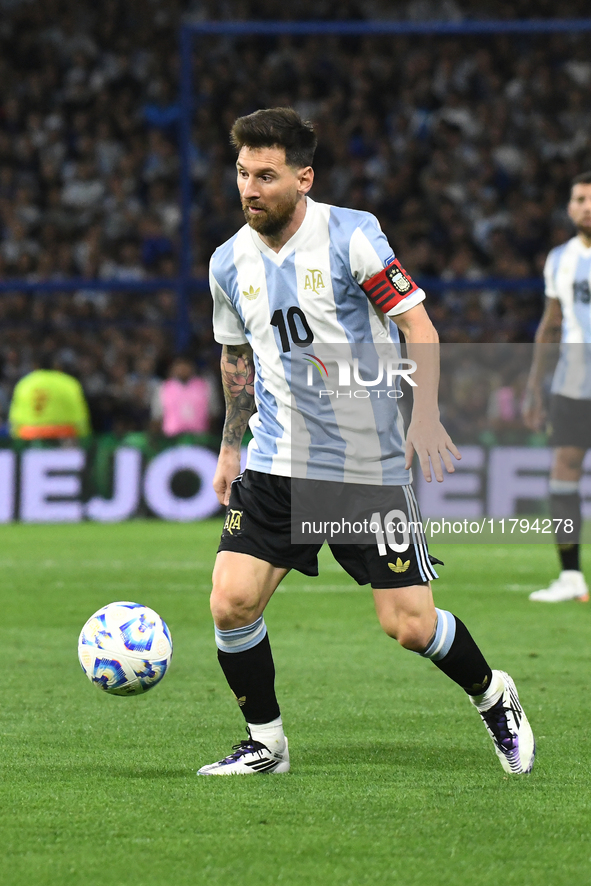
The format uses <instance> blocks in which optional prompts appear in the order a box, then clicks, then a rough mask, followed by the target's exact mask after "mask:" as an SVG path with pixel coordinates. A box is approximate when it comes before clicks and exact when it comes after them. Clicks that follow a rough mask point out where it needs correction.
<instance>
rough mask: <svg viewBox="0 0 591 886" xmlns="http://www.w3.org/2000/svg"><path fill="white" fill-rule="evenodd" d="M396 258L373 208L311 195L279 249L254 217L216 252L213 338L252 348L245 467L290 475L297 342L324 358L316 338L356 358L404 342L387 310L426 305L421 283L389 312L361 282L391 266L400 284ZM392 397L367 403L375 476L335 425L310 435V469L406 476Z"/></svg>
mask: <svg viewBox="0 0 591 886" xmlns="http://www.w3.org/2000/svg"><path fill="white" fill-rule="evenodd" d="M394 261H395V260H394V254H393V252H392V248H391V247H390V245H389V243H388V241H387V239H386V237H385V236H384V234H383V233H382V231H381V228H380V226H379V223H378V221H377V219H376V218H375V217H374V216H373V215H371V214H370V213H367V212H358V211H356V210H352V209H343V208H339V207H336V206H329V205H328V204H324V203H316V202H314V201H313V200H311V199H310V198H308V199H307V208H306V215H305V217H304V221H303V222H302V224H301V226H300V227H299V228H298V230H297V231H296V233H295V234H294V235H293V237H292V238H291V239H290V240H289V241H288V242H287V243H286V244H285V245H284V246H283V248H282V249H281V250H280V251H279V252H278V253H276V252H274V251H273V250H272V249H270V248H269V247H268V246H267V245H266V244H265V243H264V242H263V241H262V239H261V238H260V237H259V235H258V234H257V233H256V232H255V231H254V230H253V229H252V228H251V227H250V226H249V225H244V227H242V228H241V229H240V230H239V231H238V233H237V234H235V236H234V237H232V238H231V239H230V240H227V241H226V242H225V243H224V244H223V245H222V246H220V247H219V248H218V249H217V250H216V251H215V253H214V254H213V256H212V259H211V264H210V286H211V292H212V295H213V302H214V312H213V324H214V335H215V339H216V341H217V342H219V343H220V344H226V345H236V344H242V343H245V342H247V341H248V342H249V343H250V345H251V347H252V350H253V353H254V360H255V368H256V380H255V400H256V404H257V409H258V411H257V412H256V413H255V414H254V415H253V416H252V418H251V419H250V428H251V430H252V433H253V440H252V441H251V443H250V444H249V450H248V462H247V467H248V468H251V469H252V470H255V471H261V472H263V473H268V474H277V475H280V476H285V477H289V476H292V475H293V474H292V453H291V442H292V441H291V427H292V417H293V412H294V391H293V390H292V387H293V386H292V383H291V382H292V377H291V376H292V360H291V347H292V344H295V345H300V346H301V345H304V346H306V350H307V351H308V352H309V354H313V353H316V355H317V356H321V354H320V353H319V351H316V352H315V351H314V349H315V347H316V346H319V345H322V344H328V345H339V346H342V347H345V348H349V349H350V356H351V359H352V360H353V358H354V357H355V347H356V345H357V344H361V343H367V345H368V346H371V345H372V344H375V345H382V346H383V345H388V344H392V343H394V342H397V341H398V340H399V339H398V329H397V327H396V325H395V324H394V322H393V321H391V320H390V316H394V315H395V314H400V313H403V312H405V311H407V310H409V309H410V308H412V307H414V306H415V305H417V304H419V302H421V301H422V300H423V299H424V297H425V293H424V292H423V291H422V290H421V289H417V288H416V287H415V286H414V284H412V287H411V286H408V290H409V291H408V294H404V295H398V296H397V297H396V300H397V304H396V305H395V306H393V307H392V308H391V310H389V311H388V314H384V313H382V312H381V311H380V310H379V309H378V308H376V307H375V306H374V304H373V303H372V302H370V300H369V297H368V295H366V293H365V292H364V291H363V289H362V288H361V286H362V284H364V283H366V281H368V280H370V279H371V278H373V277H374V276H375V275H376V274H378V273H379V272H382V271H383V270H384V268H386V267H387V268H388V273H389V274H390V276H391V279H394V286H396V285H397V280H398V279H400V278H397V277H396V274H397V271H396V270H395V269H392V270H391V269H390V267H389V266H390V265H394ZM392 274H393V275H394V278H392ZM402 281H403V285H402V286H401V287H400V289H399V292H403V293H404V288H405V287H406V286H407V278H404V277H403V278H402ZM379 285H380V286H381V285H382V284H379ZM383 403H384V401H382V404H383ZM387 405H388V408H387V409H386V407H385V406H383V405H381V406H380V408H379V410H372V409H371V408H370V411H369V412H368V413H367V419H368V420H367V426H366V427H364V428H362V429H361V430H362V431H363V433H364V437H363V446H364V450H363V451H364V453H365V454H366V458H365V460H366V461H367V462H368V463H371V465H372V466H373V467H372V470H370V472H369V473H370V474H371V477H373V479H370V478H369V477H368V476H367V473H365V474H364V476H361V475H359V474H356V473H355V469H354V468H353V467H352V465H353V463H354V462H355V459H354V458H353V459H350V458H349V454H348V452H347V444H346V441H345V439H344V438H343V439H340V440H339V439H338V436H339V435H338V433H337V434H336V435H334V434H330V435H327V438H326V439H325V440H323V441H322V442H321V443H320V445H318V441H316V445H315V441H314V440H310V441H309V448H310V453H311V454H310V459H311V461H312V460H313V458H316V460H317V464H318V465H320V467H321V471H320V473H318V472H317V473H316V474H314V472H313V471H310V472H309V476H321V477H322V478H324V479H334V480H337V481H345V482H369V483H374V484H376V485H404V484H407V483H409V482H410V480H411V476H410V472H409V471H407V470H405V468H404V431H403V425H402V419H401V416H400V414H399V411H398V408H397V405H396V401H395V400H390V401H388V404H387ZM376 413H379V414H378V417H377V419H376ZM359 414H363V410H361V411H360V413H359ZM358 430H359V429H358ZM312 453H314V456H312ZM306 457H308V456H306Z"/></svg>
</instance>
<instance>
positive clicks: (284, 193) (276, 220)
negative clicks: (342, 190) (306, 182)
mask: <svg viewBox="0 0 591 886" xmlns="http://www.w3.org/2000/svg"><path fill="white" fill-rule="evenodd" d="M236 168H237V170H238V190H239V191H240V199H241V201H242V211H243V212H244V217H245V218H246V221H247V222H248V224H249V225H250V226H251V228H254V230H255V231H257V233H259V234H262V235H263V236H268V237H273V236H276V235H277V234H279V233H280V232H281V231H282V230H283V229H284V228H285V227H287V225H288V224H289V222H290V221H291V219H292V218H293V214H294V212H295V208H296V206H297V203H298V200H299V199H300V196H301V195H303V193H305V191H302V190H301V185H302V175H301V173H302V170H300V169H294V168H293V167H292V166H288V165H287V163H286V162H285V149H284V148H279V147H273V148H248V147H246V146H245V147H243V148H241V150H240V153H239V154H238V160H237V162H236ZM308 168H309V167H308ZM306 190H307V188H306Z"/></svg>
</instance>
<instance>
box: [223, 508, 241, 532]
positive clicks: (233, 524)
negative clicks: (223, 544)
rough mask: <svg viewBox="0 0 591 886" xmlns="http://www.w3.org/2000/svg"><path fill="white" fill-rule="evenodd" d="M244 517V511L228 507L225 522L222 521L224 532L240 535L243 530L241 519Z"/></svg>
mask: <svg viewBox="0 0 591 886" xmlns="http://www.w3.org/2000/svg"><path fill="white" fill-rule="evenodd" d="M243 519H244V511H240V510H236V509H235V508H228V512H227V514H226V522H225V523H224V534H227V535H240V533H241V532H242V530H243V528H244V527H243V526H242V521H243Z"/></svg>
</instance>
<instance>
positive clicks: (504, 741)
mask: <svg viewBox="0 0 591 886" xmlns="http://www.w3.org/2000/svg"><path fill="white" fill-rule="evenodd" d="M495 678H496V679H498V678H500V679H501V680H502V681H503V693H502V695H501V697H500V698H499V700H498V701H497V702H495V704H493V705H491V707H489V708H487V709H486V710H484V711H483V710H481V709H480V706H479V705H477V704H476V702H474V701H472V703H473V704H474V705H475V707H477V708H478V711H479V713H480V716H481V717H482V722H483V723H484V725H485V726H486V729H487V732H488V734H489V735H490V737H491V738H492V740H493V744H494V746H495V751H496V753H497V757H498V758H499V760H500V761H501V766H502V767H503V769H504V770H505V772H509V773H510V774H513V775H517V774H522V773H527V772H531V770H532V767H533V765H534V759H535V756H536V742H535V739H534V734H533V732H532V730H531V726H530V725H529V722H528V719H527V717H526V716H525V714H524V712H523V708H522V707H521V704H520V702H519V696H518V695H517V689H516V688H515V683H514V682H513V680H512V679H511V677H510V676H509V674H506V673H505V671H493V680H495Z"/></svg>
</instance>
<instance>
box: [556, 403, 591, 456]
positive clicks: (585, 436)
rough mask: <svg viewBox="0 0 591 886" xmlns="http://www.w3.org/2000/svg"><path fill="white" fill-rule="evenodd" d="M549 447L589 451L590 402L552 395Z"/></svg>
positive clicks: (590, 435)
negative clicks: (567, 447)
mask: <svg viewBox="0 0 591 886" xmlns="http://www.w3.org/2000/svg"><path fill="white" fill-rule="evenodd" d="M549 434H550V438H549V441H548V442H549V444H550V446H578V447H579V449H591V400H574V399H573V398H571V397H563V396H562V395H561V394H553V395H552V398H551V400H550V427H549Z"/></svg>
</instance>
